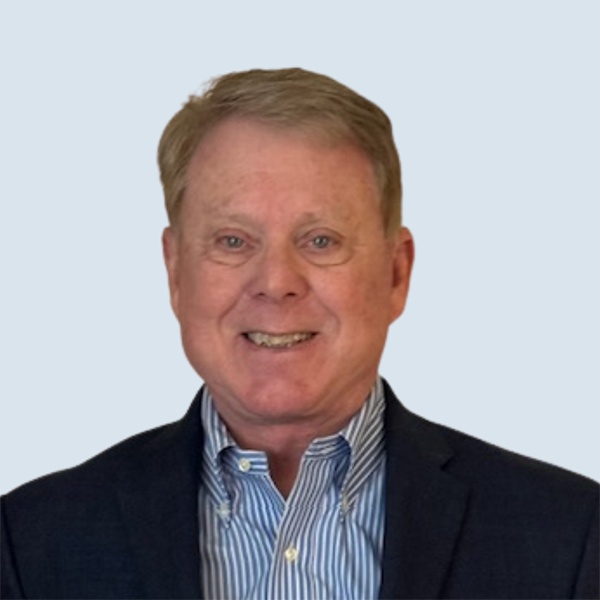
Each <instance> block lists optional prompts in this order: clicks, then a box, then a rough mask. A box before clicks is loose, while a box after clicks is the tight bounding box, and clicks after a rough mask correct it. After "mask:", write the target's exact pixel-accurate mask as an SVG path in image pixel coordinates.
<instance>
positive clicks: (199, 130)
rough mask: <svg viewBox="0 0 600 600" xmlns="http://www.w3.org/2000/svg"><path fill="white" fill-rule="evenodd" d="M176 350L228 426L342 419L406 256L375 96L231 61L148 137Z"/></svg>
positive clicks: (361, 392) (364, 388)
mask: <svg viewBox="0 0 600 600" xmlns="http://www.w3.org/2000/svg"><path fill="white" fill-rule="evenodd" d="M159 162H160V167H161V177H162V181H163V185H164V189H165V196H166V202H167V210H168V213H169V219H170V223H171V225H170V227H168V228H167V229H166V230H165V233H164V236H163V245H164V254H165V260H166V264H167V270H168V274H169V286H170V292H171V303H172V306H173V309H174V312H175V314H176V316H177V318H178V319H179V322H180V325H181V331H182V339H183V345H184V349H185V351H186V354H187V356H188V359H189V360H190V362H191V364H192V366H193V367H194V368H195V369H196V370H197V372H198V373H199V374H200V376H201V377H202V378H203V379H204V380H205V381H206V382H207V384H208V385H209V387H210V388H211V390H212V392H213V396H214V398H215V403H216V404H217V408H218V410H219V412H220V413H221V416H222V417H223V418H224V419H225V421H226V422H227V423H228V425H229V427H230V429H231V430H232V431H233V433H234V435H236V437H238V441H240V438H242V439H243V437H244V432H245V431H248V430H251V429H252V428H253V426H254V429H256V428H257V427H258V428H260V427H265V426H269V427H271V428H275V427H279V428H283V429H284V430H285V429H286V428H288V429H289V428H305V429H307V430H309V431H312V432H313V433H314V434H315V435H317V434H322V435H324V434H326V433H329V432H333V431H335V430H337V429H339V428H340V427H341V426H343V424H344V423H345V422H347V421H348V420H349V418H350V417H351V416H352V415H353V414H354V413H355V412H356V411H357V410H358V409H359V408H360V406H361V405H362V403H363V402H364V399H365V398H366V396H367V395H368V392H369V389H370V387H371V386H372V384H373V382H374V379H375V377H376V375H377V368H378V364H379V360H380V358H381V353H382V351H383V347H384V344H385V339H386V335H387V330H388V327H389V325H390V324H391V323H392V322H393V321H394V320H395V319H396V318H397V317H398V316H399V315H400V314H401V313H402V311H403V309H404V304H405V301H406V296H407V293H408V283H409V279H410V272H411V267H412V260H413V246H412V238H411V236H410V233H409V232H408V230H406V229H405V228H402V227H401V226H400V190H401V186H400V167H399V162H398V156H397V152H396V150H395V147H394V143H393V139H392V136H391V126H390V124H389V120H388V119H387V117H386V116H385V115H384V113H383V112H382V111H381V110H380V109H379V108H377V107H376V106H375V105H373V104H372V103H370V102H369V101H368V100H365V99H364V98H362V97H361V96H359V95H358V94H356V93H354V92H352V91H351V90H348V89H347V88H345V87H344V86H342V85H340V84H338V83H337V82H335V81H333V80H331V79H329V78H327V77H323V76H321V75H316V74H313V73H307V72H305V71H301V70H299V69H291V70H283V71H250V72H248V73H237V74H232V75H227V76H225V77H223V78H221V79H219V80H217V81H216V82H214V83H213V84H212V86H211V87H210V88H209V90H208V91H207V92H206V93H205V95H204V96H201V97H192V98H191V99H190V101H189V102H188V103H187V104H186V105H185V106H184V108H183V109H182V110H181V111H180V112H179V113H178V114H177V115H176V116H175V117H174V118H173V120H172V121H171V122H170V123H169V125H168V126H167V128H166V130H165V133H164V134H163V138H162V139H161V143H160V148H159Z"/></svg>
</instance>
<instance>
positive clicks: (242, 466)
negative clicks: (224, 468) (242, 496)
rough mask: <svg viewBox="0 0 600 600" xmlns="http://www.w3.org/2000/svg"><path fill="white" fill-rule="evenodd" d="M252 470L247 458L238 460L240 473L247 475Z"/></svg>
mask: <svg viewBox="0 0 600 600" xmlns="http://www.w3.org/2000/svg"><path fill="white" fill-rule="evenodd" d="M251 468H252V463H251V462H250V461H249V460H248V459H247V458H240V460H239V462H238V469H239V470H240V471H242V473H247V472H248V471H249V470H250V469H251Z"/></svg>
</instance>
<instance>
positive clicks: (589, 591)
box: [572, 506, 600, 599]
mask: <svg viewBox="0 0 600 600" xmlns="http://www.w3.org/2000/svg"><path fill="white" fill-rule="evenodd" d="M598 508H599V507H598V506H596V512H595V514H594V518H593V519H592V524H591V526H590V529H589V533H588V537H587V541H586V544H585V548H584V550H583V555H582V558H581V563H580V566H579V572H578V575H577V581H576V582H575V589H574V593H573V596H572V597H573V598H585V599H588V598H592V599H598V598H600V556H599V550H598V549H599V546H600V524H599V522H598Z"/></svg>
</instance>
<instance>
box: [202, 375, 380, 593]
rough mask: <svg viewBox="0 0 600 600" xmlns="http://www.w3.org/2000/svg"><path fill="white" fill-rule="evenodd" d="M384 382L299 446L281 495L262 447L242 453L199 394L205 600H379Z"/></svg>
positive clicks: (206, 397)
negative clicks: (329, 429)
mask: <svg viewBox="0 0 600 600" xmlns="http://www.w3.org/2000/svg"><path fill="white" fill-rule="evenodd" d="M383 412H384V398H383V388H382V384H381V380H380V379H379V378H378V379H377V382H376V384H375V386H374V387H373V390H372V392H371V394H370V396H369V398H368V399H367V401H366V402H365V404H364V405H363V406H362V408H361V409H360V410H359V412H358V413H357V414H356V415H355V416H354V417H353V418H352V420H351V421H350V422H349V423H348V425H347V426H346V427H345V428H344V429H343V430H342V431H340V432H339V433H338V434H335V435H331V436H327V437H324V438H318V439H315V440H314V441H313V442H312V443H311V445H310V446H309V447H308V449H307V450H306V452H305V454H304V456H303V458H302V461H301V464H300V469H299V471H298V475H297V479H296V482H295V484H294V487H293V489H292V491H291V493H290V495H289V496H288V498H287V500H285V499H284V498H283V497H282V496H281V494H280V493H279V491H278V490H277V488H276V487H275V485H274V483H273V481H272V479H271V477H270V475H269V467H268V462H267V457H266V455H265V453H264V452H260V451H254V450H242V449H240V448H239V447H238V446H237V445H236V444H235V442H234V441H233V439H232V437H231V435H230V434H229V432H228V431H227V429H226V427H225V425H224V424H223V422H222V421H221V419H220V418H219V415H218V413H217V411H216V409H215V407H214V404H213V402H212V399H211V395H210V392H209V391H208V388H206V387H205V391H204V396H203V399H202V427H203V430H204V436H205V442H204V448H203V460H202V465H203V466H202V475H201V486H200V491H199V517H200V569H201V578H202V593H203V597H204V598H210V599H225V598H228V599H234V598H236V599H256V600H259V599H260V600H282V599H285V600H294V599H296V600H310V599H312V600H317V599H322V600H325V599H327V600H329V599H333V598H339V599H358V598H361V599H364V598H377V596H378V593H379V585H380V579H381V557H382V550H383V532H384V493H383V486H384V460H385V459H384V440H383Z"/></svg>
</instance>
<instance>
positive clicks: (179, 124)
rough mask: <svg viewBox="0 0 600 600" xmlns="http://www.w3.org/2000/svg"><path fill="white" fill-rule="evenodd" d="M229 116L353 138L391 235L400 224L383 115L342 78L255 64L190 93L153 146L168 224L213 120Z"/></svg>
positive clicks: (393, 158)
mask: <svg viewBox="0 0 600 600" xmlns="http://www.w3.org/2000/svg"><path fill="white" fill-rule="evenodd" d="M234 116H235V117H244V118H251V119H257V120H259V121H261V122H265V123H268V124H272V125H275V126H280V127H287V128H290V129H294V130H302V131H306V132H307V133H308V134H309V135H312V136H315V137H319V136H320V137H323V138H324V139H325V140H328V141H331V142H341V141H347V142H351V143H354V144H356V145H357V146H358V147H359V148H361V149H362V151H363V152H364V153H365V154H366V155H367V157H368V158H369V159H370V160H371V163H372V165H373V170H374V173H375V178H376V180H377V183H378V186H379V191H380V194H381V214H382V219H383V224H384V227H385V231H386V233H387V234H388V235H393V233H394V232H396V231H397V230H398V229H399V228H400V226H401V207H402V183H401V174H400V159H399V157H398V151H397V149H396V145H395V144H394V138H393V134H392V125H391V122H390V120H389V118H388V117H387V115H386V114H385V113H384V112H383V111H382V110H381V109H380V108H379V107H378V106H377V105H376V104H374V103H373V102H371V101H369V100H367V99H366V98H363V97H362V96H361V95H359V94H357V93H356V92H354V91H353V90H351V89H350V88H348V87H346V86H345V85H342V84H341V83H338V82H337V81H335V80H334V79H331V78H330V77H327V76H325V75H320V74H318V73H312V72H310V71H305V70H303V69H278V70H269V71H267V70H261V69H253V70H250V71H244V72H240V73H230V74H228V75H223V76H221V77H217V78H215V79H213V80H211V81H210V82H209V85H208V87H207V88H206V90H205V91H204V93H203V94H202V95H199V96H196V95H192V96H190V98H189V100H188V101H187V102H186V103H185V104H184V105H183V108H182V109H181V110H180V111H179V112H178V113H177V114H176V115H175V116H174V117H173V118H172V119H171V120H170V121H169V123H168V125H167V126H166V128H165V130H164V132H163V134H162V137H161V139H160V143H159V146H158V164H159V168H160V177H161V182H162V185H163V190H164V194H165V203H166V208H167V214H168V217H169V222H170V223H171V224H172V225H173V224H176V222H177V219H178V216H179V212H180V209H181V203H182V201H183V197H184V194H185V190H186V177H187V170H188V166H189V164H190V162H191V160H192V156H193V155H194V153H195V150H196V148H197V147H198V145H199V144H200V142H201V141H202V139H203V138H204V137H205V136H206V134H207V133H208V132H209V131H210V130H211V129H212V128H213V127H215V126H216V125H217V124H218V123H220V122H221V121H223V120H224V119H226V118H228V117H234Z"/></svg>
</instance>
